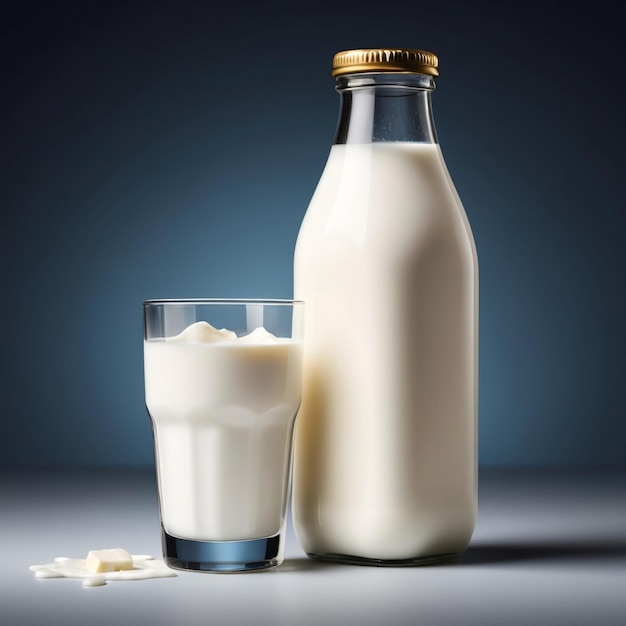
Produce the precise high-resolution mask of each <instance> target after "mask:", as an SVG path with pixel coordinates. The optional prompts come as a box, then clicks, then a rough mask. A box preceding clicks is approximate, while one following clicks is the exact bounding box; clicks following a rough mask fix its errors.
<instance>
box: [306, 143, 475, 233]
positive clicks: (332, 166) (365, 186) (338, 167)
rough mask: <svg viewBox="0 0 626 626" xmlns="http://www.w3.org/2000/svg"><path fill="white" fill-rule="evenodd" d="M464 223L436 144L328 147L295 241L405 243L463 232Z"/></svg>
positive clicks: (462, 212) (463, 215)
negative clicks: (383, 241) (342, 238)
mask: <svg viewBox="0 0 626 626" xmlns="http://www.w3.org/2000/svg"><path fill="white" fill-rule="evenodd" d="M465 222H467V217H466V215H465V211H464V209H463V206H462V204H461V201H460V199H459V196H458V194H457V192H456V190H455V188H454V185H453V183H452V179H451V178H450V175H449V173H448V171H447V168H446V166H445V163H444V161H443V157H442V155H441V150H440V149H439V146H438V145H437V144H420V143H409V142H406V143H404V142H388V143H386V142H380V143H372V144H348V145H334V146H333V147H332V148H331V151H330V153H329V156H328V160H327V163H326V166H325V168H324V171H323V173H322V176H321V178H320V180H319V183H318V185H317V187H316V189H315V192H314V194H313V197H312V198H311V201H310V203H309V206H308V209H307V211H306V214H305V218H304V220H303V222H302V226H301V229H300V233H299V237H298V241H299V243H302V242H303V240H305V239H306V240H308V239H310V240H313V241H315V242H316V243H319V242H320V241H321V240H323V239H328V238H335V237H347V238H348V239H350V240H352V241H354V242H355V243H360V244H361V245H365V243H366V240H372V239H379V240H380V239H381V238H382V239H389V240H390V241H394V240H396V241H398V242H401V241H402V240H406V239H408V240H409V243H410V242H411V241H415V239H416V238H418V239H419V238H422V237H425V236H428V237H431V236H433V235H435V234H436V233H437V232H441V231H445V232H448V231H454V230H457V229H461V230H462V231H465V230H467V228H466V223H465Z"/></svg>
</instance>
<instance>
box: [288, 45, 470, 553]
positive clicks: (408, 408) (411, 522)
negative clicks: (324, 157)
mask: <svg viewBox="0 0 626 626" xmlns="http://www.w3.org/2000/svg"><path fill="white" fill-rule="evenodd" d="M437 67H438V60H437V57H436V56H435V55H434V54H432V53H430V52H426V51H422V50H412V49H367V50H348V51H344V52H340V53H338V54H336V55H335V57H334V60H333V75H334V76H335V79H336V89H337V91H338V92H339V94H340V110H339V122H338V126H337V131H336V135H335V139H334V142H333V145H332V147H331V149H330V153H329V156H328V161H327V163H326V166H325V169H324V171H323V173H322V176H321V179H320V181H319V183H318V186H317V188H316V190H315V193H314V195H313V197H312V199H311V202H310V205H309V207H308V209H307V212H306V215H305V217H304V220H303V223H302V226H301V229H300V233H299V235H298V240H297V244H296V250H295V259H294V279H295V285H294V292H295V297H296V298H298V299H300V300H304V301H305V302H306V306H307V313H306V321H305V333H304V334H305V356H304V358H305V362H304V372H305V373H304V385H305V386H304V392H303V400H302V406H301V409H300V412H299V414H298V418H297V421H296V439H295V459H294V463H295V465H294V476H293V518H294V526H295V530H296V534H297V537H298V540H299V542H300V544H301V545H302V547H303V549H304V550H305V552H306V553H307V554H308V555H309V556H311V557H313V558H319V559H325V560H334V561H339V562H348V563H361V564H372V565H410V564H420V563H429V562H439V561H448V560H454V559H455V558H456V557H458V556H459V555H460V554H461V553H462V552H463V551H464V550H465V548H466V547H467V545H468V543H469V540H470V537H471V535H472V532H473V528H474V524H475V518H476V508H477V502H476V495H477V492H476V484H477V459H476V451H477V450H476V447H477V330H478V318H477V315H478V306H477V304H478V303H477V299H478V263H477V257H476V249H475V246H474V240H473V236H472V232H471V229H470V225H469V223H468V220H467V216H466V214H465V211H464V209H463V206H462V204H461V201H460V199H459V197H458V195H457V192H456V190H455V188H454V185H453V183H452V180H451V178H450V175H449V174H448V170H447V169H446V165H445V163H444V160H443V157H442V154H441V150H440V148H439V144H438V143H437V136H436V134H435V127H434V124H433V114H432V108H431V93H432V91H433V90H434V88H435V82H434V77H436V76H438V69H437Z"/></svg>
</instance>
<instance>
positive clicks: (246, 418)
mask: <svg viewBox="0 0 626 626" xmlns="http://www.w3.org/2000/svg"><path fill="white" fill-rule="evenodd" d="M302 310H303V305H302V303H298V302H293V301H216V300H187V301H180V300H174V301H162V300H153V301H147V302H146V303H144V320H145V337H144V371H145V393H146V405H147V409H148V412H149V414H150V417H151V418H152V424H153V431H154V443H155V460H156V469H157V478H158V487H159V505H160V506H159V508H160V516H161V525H162V537H163V552H164V557H165V561H166V563H167V564H168V565H170V566H171V567H175V568H178V569H192V570H205V571H240V570H252V569H263V568H267V567H272V566H274V565H278V564H280V562H282V559H283V553H284V532H285V516H286V510H287V503H288V493H289V487H290V472H291V457H292V439H293V427H294V420H295V417H296V413H297V411H298V407H299V404H300V397H301V376H302V374H301V362H302Z"/></svg>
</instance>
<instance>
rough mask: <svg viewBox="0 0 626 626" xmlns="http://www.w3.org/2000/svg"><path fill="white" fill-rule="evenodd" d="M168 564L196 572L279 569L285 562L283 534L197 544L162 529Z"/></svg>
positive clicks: (175, 567)
mask: <svg viewBox="0 0 626 626" xmlns="http://www.w3.org/2000/svg"><path fill="white" fill-rule="evenodd" d="M162 543H163V558H164V560H165V563H166V564H167V565H168V566H169V567H171V568H173V569H179V570H187V571H196V572H251V571H256V570H262V569H268V568H270V567H276V566H277V565H280V564H281V563H282V561H283V559H282V554H281V537H280V534H278V535H274V536H273V537H267V538H265V539H251V540H247V541H194V540H193V539H180V538H178V537H173V536H172V535H169V534H168V533H167V532H166V531H165V529H162Z"/></svg>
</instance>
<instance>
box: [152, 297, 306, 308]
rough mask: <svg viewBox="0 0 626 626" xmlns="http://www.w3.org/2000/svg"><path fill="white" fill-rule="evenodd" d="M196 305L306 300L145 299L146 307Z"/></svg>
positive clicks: (290, 303) (288, 303)
mask: <svg viewBox="0 0 626 626" xmlns="http://www.w3.org/2000/svg"><path fill="white" fill-rule="evenodd" d="M167 304H173V305H176V304H178V305H194V304H196V305H197V304H217V305H224V304H225V305H236V304H263V305H267V306H293V305H300V304H304V300H295V299H289V298H152V299H149V300H144V301H143V306H144V307H149V306H158V305H167Z"/></svg>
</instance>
